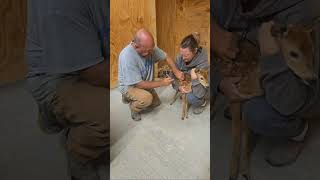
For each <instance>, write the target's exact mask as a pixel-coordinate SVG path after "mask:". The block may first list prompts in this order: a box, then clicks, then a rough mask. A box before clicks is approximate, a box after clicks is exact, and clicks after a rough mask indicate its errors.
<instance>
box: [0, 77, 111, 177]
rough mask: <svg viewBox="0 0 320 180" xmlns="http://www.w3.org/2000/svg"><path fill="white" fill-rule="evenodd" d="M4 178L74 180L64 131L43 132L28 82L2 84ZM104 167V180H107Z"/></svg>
mask: <svg viewBox="0 0 320 180" xmlns="http://www.w3.org/2000/svg"><path fill="white" fill-rule="evenodd" d="M0 115H1V116H0V117H1V119H0V122H1V124H0V179H1V180H21V179H26V180H29V179H30V180H44V179H45V180H70V179H71V178H70V176H69V172H68V165H67V158H66V153H65V150H64V146H63V144H62V134H54V135H48V134H45V133H43V132H42V131H41V130H40V128H39V126H38V124H37V119H38V108H37V105H36V103H35V101H34V100H33V98H32V97H31V95H30V94H29V93H28V92H27V91H26V90H25V89H24V82H18V83H14V84H10V85H6V86H2V87H0ZM105 172H106V171H105V168H103V167H102V168H101V177H102V180H107V179H108V178H107V177H106V176H105V174H106V173H105Z"/></svg>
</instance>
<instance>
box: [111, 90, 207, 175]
mask: <svg viewBox="0 0 320 180" xmlns="http://www.w3.org/2000/svg"><path fill="white" fill-rule="evenodd" d="M157 92H158V94H159V96H160V99H161V101H162V104H161V106H159V107H157V109H155V110H154V111H153V112H150V113H148V114H143V115H142V121H139V122H135V121H133V120H131V118H130V111H129V107H128V105H125V104H122V102H121V95H120V93H119V92H118V90H116V89H115V90H112V91H111V99H110V102H111V141H112V148H111V159H112V162H111V170H110V173H111V179H113V180H117V179H206V180H207V179H210V123H209V117H210V115H209V109H210V107H209V106H207V108H206V110H205V111H204V112H203V113H202V114H200V115H194V114H193V113H192V108H191V109H190V110H189V119H186V120H184V121H182V120H181V119H180V116H181V110H182V109H181V101H180V100H177V102H176V103H175V104H174V105H172V106H170V105H169V102H170V100H171V99H172V97H173V95H174V91H173V90H172V89H171V88H170V87H167V88H161V89H157Z"/></svg>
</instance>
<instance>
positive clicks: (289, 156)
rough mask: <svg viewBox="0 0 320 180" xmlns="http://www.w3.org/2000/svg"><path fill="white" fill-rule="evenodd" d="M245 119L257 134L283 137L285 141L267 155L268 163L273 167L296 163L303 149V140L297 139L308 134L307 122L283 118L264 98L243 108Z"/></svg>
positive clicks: (287, 117) (257, 98) (248, 103)
mask: <svg viewBox="0 0 320 180" xmlns="http://www.w3.org/2000/svg"><path fill="white" fill-rule="evenodd" d="M242 111H243V116H244V119H245V120H247V121H248V126H249V128H250V129H251V130H252V131H253V132H254V133H256V134H259V135H263V136H271V137H281V138H283V139H284V140H285V142H282V144H280V145H279V146H277V147H274V148H273V149H272V150H271V151H270V152H269V154H268V155H267V159H266V160H267V161H268V162H269V163H270V164H271V165H273V166H284V165H288V164H291V163H293V162H295V160H296V159H297V157H298V155H299V154H300V152H301V151H302V149H303V139H302V140H301V141H296V140H295V138H296V137H299V135H301V134H303V136H304V135H305V133H306V130H307V124H306V121H304V120H302V119H301V118H298V117H289V116H283V115H281V114H280V113H279V112H277V111H276V110H275V109H273V107H272V106H271V105H270V104H268V102H267V101H266V99H265V98H264V97H255V98H252V99H251V100H249V101H247V102H245V103H244V104H243V106H242Z"/></svg>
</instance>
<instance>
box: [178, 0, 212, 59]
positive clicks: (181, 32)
mask: <svg viewBox="0 0 320 180" xmlns="http://www.w3.org/2000/svg"><path fill="white" fill-rule="evenodd" d="M176 2H177V12H176V13H177V15H176V34H175V47H176V50H177V51H176V52H178V50H179V45H180V42H181V40H182V39H183V38H184V37H185V36H187V35H189V34H190V33H192V32H195V31H197V32H199V33H200V45H201V46H202V47H204V48H205V49H206V50H207V52H208V55H209V57H210V0H176Z"/></svg>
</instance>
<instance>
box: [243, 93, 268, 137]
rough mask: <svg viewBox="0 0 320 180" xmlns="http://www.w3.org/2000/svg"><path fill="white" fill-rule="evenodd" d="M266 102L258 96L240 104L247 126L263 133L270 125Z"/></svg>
mask: <svg viewBox="0 0 320 180" xmlns="http://www.w3.org/2000/svg"><path fill="white" fill-rule="evenodd" d="M267 106H268V104H267V102H266V101H265V100H264V99H263V98H260V97H257V98H253V99H251V100H249V101H247V102H245V103H244V104H243V105H242V113H243V117H244V118H245V120H246V121H247V122H248V125H249V127H250V128H251V129H252V130H253V131H255V132H256V133H260V134H261V133H264V131H265V130H266V129H268V127H270V126H271V124H272V122H271V119H270V118H271V117H270V114H269V113H270V112H269V108H271V107H267Z"/></svg>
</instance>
